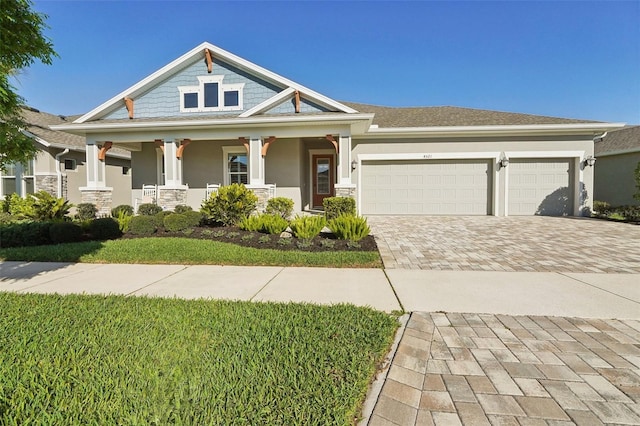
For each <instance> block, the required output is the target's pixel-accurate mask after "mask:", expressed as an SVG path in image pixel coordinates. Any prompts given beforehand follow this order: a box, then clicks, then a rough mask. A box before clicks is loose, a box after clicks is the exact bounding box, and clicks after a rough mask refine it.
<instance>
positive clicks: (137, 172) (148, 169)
mask: <svg viewBox="0 0 640 426" xmlns="http://www.w3.org/2000/svg"><path fill="white" fill-rule="evenodd" d="M157 155H158V154H157V152H156V147H155V145H154V144H153V143H143V144H142V150H141V151H133V152H132V153H131V187H132V188H133V189H141V188H142V185H147V184H157V183H158V182H157V180H158V172H157V161H158V157H157Z"/></svg>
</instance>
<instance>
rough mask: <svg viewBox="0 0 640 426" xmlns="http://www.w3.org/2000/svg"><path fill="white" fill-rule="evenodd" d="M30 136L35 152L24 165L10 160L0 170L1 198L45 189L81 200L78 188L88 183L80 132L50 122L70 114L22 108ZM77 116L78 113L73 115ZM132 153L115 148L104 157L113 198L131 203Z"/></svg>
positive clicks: (53, 193) (74, 199)
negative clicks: (73, 131)
mask: <svg viewBox="0 0 640 426" xmlns="http://www.w3.org/2000/svg"><path fill="white" fill-rule="evenodd" d="M22 111H23V118H24V120H25V121H26V122H27V123H28V124H29V127H28V128H27V129H25V130H24V131H23V132H24V134H26V135H27V136H29V137H30V138H31V139H32V140H33V142H34V144H35V145H36V147H37V148H38V153H37V155H36V157H35V158H34V159H33V160H31V161H29V162H28V163H27V164H26V165H22V164H19V163H17V164H9V166H8V167H7V170H6V171H5V172H4V173H2V172H0V199H2V198H4V197H5V196H7V195H10V194H13V193H16V194H18V195H20V196H21V197H26V196H27V194H33V193H35V192H38V191H41V190H44V191H47V192H49V193H50V194H51V195H54V196H56V197H63V198H65V199H67V200H69V201H70V202H71V203H73V204H78V203H80V202H81V189H82V188H83V187H86V185H87V170H86V154H85V150H86V143H85V138H84V137H83V136H77V135H73V134H71V133H67V132H63V131H60V130H52V129H50V127H49V126H52V125H59V124H64V123H70V122H71V121H73V118H66V117H62V116H58V115H52V114H47V113H45V112H41V111H38V110H37V109H34V108H23V110H22ZM75 118H77V116H76V117H75ZM130 169H131V154H130V152H129V151H127V150H123V149H114V150H112V151H110V152H109V155H108V156H107V157H106V167H105V171H106V175H107V178H108V180H109V185H111V186H112V188H113V202H115V203H117V204H131V172H130Z"/></svg>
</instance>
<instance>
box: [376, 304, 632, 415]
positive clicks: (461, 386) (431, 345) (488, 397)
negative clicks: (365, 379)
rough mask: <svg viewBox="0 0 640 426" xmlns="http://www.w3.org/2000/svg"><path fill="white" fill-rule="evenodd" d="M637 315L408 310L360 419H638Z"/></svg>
mask: <svg viewBox="0 0 640 426" xmlns="http://www.w3.org/2000/svg"><path fill="white" fill-rule="evenodd" d="M639 374H640V321H633V320H625V321H622V320H597V319H592V320H587V319H577V318H561V317H531V316H504V315H478V314H444V313H431V314H429V313H419V312H414V313H413V314H412V315H411V318H410V319H409V322H408V324H407V328H406V329H405V331H404V335H403V336H402V339H401V341H400V344H399V346H398V350H397V352H396V354H395V356H394V359H393V361H392V364H391V367H390V370H389V373H388V376H387V379H386V381H385V384H384V387H383V388H382V391H381V393H380V395H379V397H378V400H377V403H376V405H375V408H374V411H373V415H372V416H371V419H370V422H369V425H371V426H374V425H432V424H435V425H447V426H448V425H460V424H464V425H571V424H577V425H600V424H626V425H629V424H632V425H640V376H639Z"/></svg>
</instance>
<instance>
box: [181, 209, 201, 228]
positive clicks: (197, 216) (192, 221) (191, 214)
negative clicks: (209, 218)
mask: <svg viewBox="0 0 640 426" xmlns="http://www.w3.org/2000/svg"><path fill="white" fill-rule="evenodd" d="M182 214H183V215H184V216H185V217H186V218H187V220H188V221H189V226H191V227H194V226H200V224H201V223H202V220H203V219H204V215H203V214H202V213H200V212H196V211H194V210H188V211H186V212H184V213H182Z"/></svg>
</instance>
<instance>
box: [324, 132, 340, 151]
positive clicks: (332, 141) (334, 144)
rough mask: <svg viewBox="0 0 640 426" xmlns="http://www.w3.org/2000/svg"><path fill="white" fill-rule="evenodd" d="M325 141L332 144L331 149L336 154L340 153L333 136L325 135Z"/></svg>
mask: <svg viewBox="0 0 640 426" xmlns="http://www.w3.org/2000/svg"><path fill="white" fill-rule="evenodd" d="M327 140H328V141H329V142H331V143H332V144H333V148H334V149H335V150H336V154H339V153H340V147H339V146H338V142H336V140H335V138H334V137H333V135H327Z"/></svg>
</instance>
